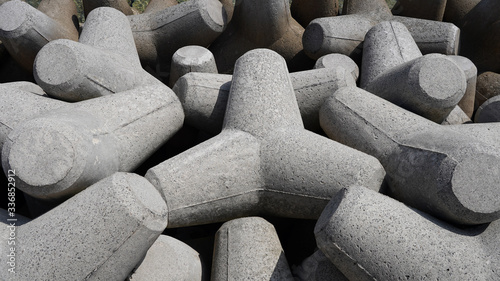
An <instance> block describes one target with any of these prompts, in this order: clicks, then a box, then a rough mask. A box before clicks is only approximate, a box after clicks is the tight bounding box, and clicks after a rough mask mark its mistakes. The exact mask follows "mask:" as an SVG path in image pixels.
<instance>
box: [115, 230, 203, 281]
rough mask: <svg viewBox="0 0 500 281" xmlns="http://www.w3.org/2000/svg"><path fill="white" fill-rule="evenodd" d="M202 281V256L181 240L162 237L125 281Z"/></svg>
mask: <svg viewBox="0 0 500 281" xmlns="http://www.w3.org/2000/svg"><path fill="white" fill-rule="evenodd" d="M179 280H186V281H188V280H189V281H201V280H202V268H201V260H200V255H199V254H198V252H196V251H195V250H194V249H193V248H191V247H189V246H188V245H187V244H185V243H183V242H182V241H180V240H177V239H175V238H173V237H170V236H167V235H160V237H158V239H156V241H155V242H154V243H153V245H151V247H150V248H149V250H148V252H147V254H146V256H145V257H144V259H143V260H142V261H141V262H140V264H138V266H137V268H135V269H134V271H133V272H132V274H131V275H130V276H129V277H128V278H127V279H126V280H125V281H179Z"/></svg>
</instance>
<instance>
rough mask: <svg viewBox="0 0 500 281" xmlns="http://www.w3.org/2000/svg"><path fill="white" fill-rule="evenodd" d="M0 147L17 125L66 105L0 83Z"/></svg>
mask: <svg viewBox="0 0 500 281" xmlns="http://www.w3.org/2000/svg"><path fill="white" fill-rule="evenodd" d="M0 100H2V102H1V103H0V149H1V148H2V147H3V144H4V142H5V140H6V139H7V136H8V135H9V134H10V132H11V131H12V130H13V128H15V127H16V126H17V125H19V124H21V123H22V122H24V121H27V120H29V119H32V118H34V117H35V116H37V115H39V114H41V113H44V112H49V111H51V110H54V109H56V108H59V107H62V106H65V105H67V104H66V103H65V102H62V101H59V100H55V99H51V98H47V97H44V96H40V95H38V94H34V93H31V92H28V91H24V90H21V89H19V88H14V87H9V86H6V85H5V84H0Z"/></svg>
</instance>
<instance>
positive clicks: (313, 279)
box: [292, 250, 349, 281]
mask: <svg viewBox="0 0 500 281" xmlns="http://www.w3.org/2000/svg"><path fill="white" fill-rule="evenodd" d="M292 272H293V275H294V277H295V280H296V281H347V280H349V279H347V278H346V277H345V276H344V274H342V272H341V271H340V270H339V269H338V268H337V267H336V266H335V265H334V264H333V263H332V262H331V261H330V260H329V259H328V257H327V256H325V254H323V252H321V251H320V250H316V251H315V252H314V254H312V255H311V256H309V257H307V258H306V259H305V260H304V261H303V262H302V263H301V264H300V265H299V266H297V267H295V268H293V269H292Z"/></svg>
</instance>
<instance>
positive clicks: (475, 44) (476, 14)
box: [445, 0, 500, 72]
mask: <svg viewBox="0 0 500 281" xmlns="http://www.w3.org/2000/svg"><path fill="white" fill-rule="evenodd" d="M448 3H449V4H448V5H449V9H450V11H449V17H448V18H447V14H445V19H446V20H449V21H451V22H453V23H454V24H456V25H457V26H458V27H459V28H460V33H461V40H460V44H461V45H460V55H463V56H465V57H467V58H469V59H470V60H471V61H472V62H474V64H475V65H476V67H477V69H478V71H479V72H485V71H493V72H500V57H499V56H498V55H497V54H498V53H499V52H500V24H499V23H498V19H499V17H498V14H500V2H499V1H496V0H458V1H457V0H449V1H448ZM447 10H448V7H447ZM447 12H448V11H447Z"/></svg>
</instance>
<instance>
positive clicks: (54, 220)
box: [0, 173, 167, 281]
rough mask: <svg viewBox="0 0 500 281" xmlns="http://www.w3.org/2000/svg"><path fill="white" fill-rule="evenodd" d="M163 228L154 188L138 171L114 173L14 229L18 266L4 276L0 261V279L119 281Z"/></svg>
mask: <svg viewBox="0 0 500 281" xmlns="http://www.w3.org/2000/svg"><path fill="white" fill-rule="evenodd" d="M166 226H167V206H166V205H165V202H164V201H163V200H161V198H160V195H159V194H158V191H157V190H156V189H155V188H154V187H153V186H151V184H150V183H149V182H148V181H147V180H145V179H144V178H142V177H140V176H138V175H135V174H127V173H116V174H114V175H112V176H110V177H108V178H106V179H103V180H102V181H99V182H97V183H96V184H94V185H92V186H91V187H89V188H88V189H87V190H85V191H84V192H82V193H80V194H78V195H76V196H74V197H72V198H71V199H69V200H68V201H66V202H64V203H63V204H61V205H59V206H58V207H57V208H55V209H53V210H51V211H50V212H48V213H46V214H44V215H43V216H41V217H39V218H37V219H35V220H32V221H31V222H28V223H25V224H23V225H22V226H19V227H17V229H16V234H17V235H16V241H17V242H18V246H19V247H18V251H17V252H16V258H17V260H16V261H17V264H16V265H17V266H18V268H19V269H20V270H19V271H17V272H16V274H10V273H9V272H8V271H7V269H6V267H7V263H4V264H2V265H1V269H2V271H1V273H0V278H1V279H3V280H16V281H17V280H19V281H22V280H33V279H37V278H40V279H44V280H84V279H86V278H89V279H96V280H106V279H107V280H124V279H125V278H126V277H127V276H128V274H129V273H130V272H131V271H132V269H133V268H134V267H135V266H136V265H137V264H138V263H139V261H140V260H141V259H142V257H143V256H144V255H145V254H146V251H147V250H148V248H149V247H150V246H151V245H152V244H153V242H154V241H155V240H156V238H157V237H158V236H159V235H160V234H161V232H162V231H163V230H164V229H165V227H166ZM2 228H5V227H2ZM55 238H57V239H55ZM5 245H7V244H6V243H5ZM3 247H4V246H2V249H3V250H5V249H4V248H3ZM54 253H57V254H54ZM21 268H22V270H21Z"/></svg>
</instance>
